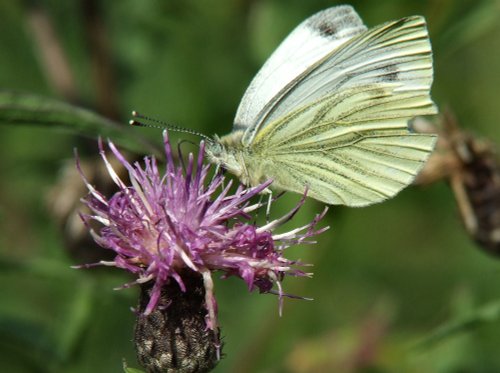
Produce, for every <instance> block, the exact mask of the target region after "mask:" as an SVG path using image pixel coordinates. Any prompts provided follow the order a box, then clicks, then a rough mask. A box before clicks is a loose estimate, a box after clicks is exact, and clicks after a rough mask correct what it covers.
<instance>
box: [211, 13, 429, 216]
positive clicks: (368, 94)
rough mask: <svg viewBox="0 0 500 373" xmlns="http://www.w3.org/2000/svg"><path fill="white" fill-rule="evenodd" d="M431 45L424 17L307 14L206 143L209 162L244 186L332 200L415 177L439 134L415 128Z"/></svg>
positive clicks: (397, 186) (422, 111) (376, 196)
mask: <svg viewBox="0 0 500 373" xmlns="http://www.w3.org/2000/svg"><path fill="white" fill-rule="evenodd" d="M432 75H433V70H432V52H431V46H430V42H429V37H428V33H427V29H426V25H425V20H424V18H423V17H421V16H413V17H407V18H402V19H400V20H398V21H393V22H388V23H384V24H382V25H379V26H376V27H374V28H371V29H367V28H366V26H365V25H364V24H363V22H362V20H361V19H360V17H359V16H358V14H357V13H356V12H355V11H354V9H353V8H352V7H350V6H345V5H343V6H336V7H332V8H329V9H326V10H323V11H321V12H319V13H316V14H315V15H313V16H311V17H309V18H308V19H306V20H305V21H303V22H302V23H301V24H300V25H299V26H297V28H295V30H293V31H292V33H291V34H290V35H289V36H288V37H287V38H286V39H285V40H284V41H283V42H282V43H281V45H280V46H279V47H278V48H277V49H276V51H275V52H274V53H273V54H272V55H271V57H270V58H269V59H268V60H267V62H266V63H265V64H264V66H263V67H262V68H261V70H260V71H259V72H258V73H257V75H256V76H255V78H254V79H253V81H252V82H251V83H250V86H249V87H248V89H247V90H246V92H245V94H244V96H243V98H242V100H241V103H240V105H239V107H238V111H237V113H236V117H235V120H234V127H233V131H232V132H231V133H230V134H228V135H226V136H223V137H221V138H219V137H217V136H216V137H215V138H214V139H213V140H212V139H209V141H207V147H206V152H207V155H208V158H209V160H210V161H211V162H213V163H215V164H217V165H221V166H222V167H224V168H225V169H227V170H228V171H230V172H232V173H234V174H235V175H236V176H238V177H239V179H240V180H241V181H242V182H243V183H244V184H247V185H252V186H255V185H258V184H260V183H261V182H263V181H265V180H267V179H272V180H273V183H272V187H273V188H276V189H279V190H287V191H293V192H297V193H303V192H304V190H305V188H306V187H307V188H308V196H309V197H312V198H315V199H317V200H319V201H322V202H325V203H328V204H343V205H348V206H366V205H370V204H373V203H376V202H380V201H383V200H385V199H387V198H390V197H392V196H394V195H395V194H397V193H398V192H399V191H400V190H401V189H403V188H404V187H406V186H407V185H408V184H410V183H411V182H412V180H413V179H414V177H415V175H416V174H417V173H418V172H419V170H420V169H421V168H422V166H423V165H424V163H425V161H426V159H427V158H428V156H429V154H430V152H431V151H432V149H433V148H434V144H435V136H434V135H429V134H417V133H412V132H411V130H410V129H409V124H408V122H409V121H410V120H411V119H412V118H413V117H415V116H418V115H427V114H435V113H436V112H437V110H436V107H435V106H434V104H433V102H432V100H431V98H430V87H431V84H432Z"/></svg>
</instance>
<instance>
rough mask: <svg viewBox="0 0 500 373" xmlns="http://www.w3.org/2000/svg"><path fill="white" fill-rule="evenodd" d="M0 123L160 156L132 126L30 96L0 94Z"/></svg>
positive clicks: (60, 103) (68, 105)
mask: <svg viewBox="0 0 500 373" xmlns="http://www.w3.org/2000/svg"><path fill="white" fill-rule="evenodd" d="M0 124H10V125H14V124H16V125H27V126H45V127H47V128H48V129H50V130H63V131H67V132H70V133H74V134H75V135H79V136H86V137H90V138H96V137H98V136H103V137H105V138H110V139H112V140H113V141H114V142H115V143H117V144H119V145H120V146H122V147H123V148H126V149H128V150H130V151H133V152H136V153H139V154H144V153H152V154H154V155H155V156H157V157H159V158H161V157H162V154H163V152H162V151H160V150H159V149H158V147H157V146H155V145H153V144H152V143H150V142H149V141H147V140H146V139H144V138H142V137H140V135H139V134H138V133H137V131H136V130H134V129H133V128H132V127H129V126H125V125H122V124H119V123H117V122H114V121H111V120H109V119H107V118H104V117H102V116H100V115H98V114H96V113H94V112H92V111H90V110H86V109H82V108H79V107H77V106H74V105H70V104H67V103H65V102H61V101H57V100H54V99H49V98H46V97H42V96H37V95H32V94H23V93H14V92H6V91H4V92H0Z"/></svg>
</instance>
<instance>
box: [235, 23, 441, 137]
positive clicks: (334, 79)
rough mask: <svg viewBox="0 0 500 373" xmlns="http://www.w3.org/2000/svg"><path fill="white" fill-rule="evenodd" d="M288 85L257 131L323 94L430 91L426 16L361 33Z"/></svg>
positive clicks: (430, 66)
mask: <svg viewBox="0 0 500 373" xmlns="http://www.w3.org/2000/svg"><path fill="white" fill-rule="evenodd" d="M293 83H294V86H293V87H292V88H289V89H288V90H287V92H286V93H284V94H282V95H281V98H280V100H279V101H278V102H277V103H276V104H275V105H274V106H273V108H272V109H271V110H270V111H269V112H268V113H267V115H266V117H265V118H264V121H263V123H262V124H261V125H260V126H259V129H261V128H262V127H265V126H266V125H268V124H269V123H272V122H273V121H275V120H278V119H280V118H282V117H284V116H286V114H288V113H289V112H291V111H293V110H295V109H297V108H300V107H303V106H307V105H309V104H310V103H313V102H315V101H317V100H319V99H321V98H322V97H325V96H328V95H331V94H333V93H338V92H342V90H346V89H349V88H352V87H357V86H360V85H367V84H374V83H379V84H383V83H399V84H400V87H398V88H397V90H401V91H404V90H414V89H422V90H426V91H427V95H429V90H430V86H431V84H432V54H431V47H430V43H429V38H428V34H427V29H426V26H425V20H424V19H423V18H422V17H419V16H415V17H408V18H403V19H401V20H399V21H394V22H390V23H386V24H384V25H380V26H377V27H374V28H373V29H370V30H368V31H365V32H363V33H362V34H360V35H358V36H356V37H354V38H351V39H350V40H349V41H348V42H346V43H344V44H343V45H342V46H340V47H339V48H337V49H336V50H334V51H332V52H331V53H330V54H328V55H327V56H326V57H324V58H323V59H322V60H320V61H318V62H317V63H316V65H315V66H314V67H312V68H310V69H309V70H308V71H306V72H304V73H303V74H302V76H300V77H299V78H298V79H296V80H295V81H294V82H293ZM429 100H430V98H429ZM427 114H431V113H427ZM304 125H305V124H304ZM254 136H255V134H253V133H252V132H251V131H247V133H245V136H244V140H243V142H244V144H245V143H248V144H250V143H251V141H252V139H253V137H254Z"/></svg>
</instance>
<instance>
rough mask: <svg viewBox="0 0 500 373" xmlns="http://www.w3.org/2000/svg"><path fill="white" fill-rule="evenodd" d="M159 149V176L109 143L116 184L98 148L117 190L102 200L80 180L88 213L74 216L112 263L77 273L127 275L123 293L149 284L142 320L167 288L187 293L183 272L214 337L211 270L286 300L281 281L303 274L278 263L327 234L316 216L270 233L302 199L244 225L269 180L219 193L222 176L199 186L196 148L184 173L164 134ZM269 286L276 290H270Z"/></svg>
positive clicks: (148, 162)
mask: <svg viewBox="0 0 500 373" xmlns="http://www.w3.org/2000/svg"><path fill="white" fill-rule="evenodd" d="M164 144H165V153H166V167H165V173H163V174H162V173H160V171H159V169H158V165H157V161H156V159H155V158H154V157H146V158H145V159H144V164H143V165H141V164H140V163H138V162H136V163H134V164H133V165H132V164H130V163H129V162H128V161H127V160H126V159H125V157H124V156H123V155H122V154H121V153H120V152H119V151H118V149H117V148H116V147H115V145H114V144H113V143H111V142H109V148H110V149H111V151H112V153H113V154H114V156H115V157H116V158H117V159H118V161H119V162H120V163H121V164H122V165H123V166H124V167H125V168H126V169H127V171H128V173H129V179H130V183H129V184H127V183H126V182H124V181H122V180H121V179H120V178H119V177H118V175H117V173H116V172H115V170H114V169H113V167H112V166H111V164H110V162H109V160H108V158H107V156H106V154H105V151H104V146H103V144H102V142H99V148H100V154H101V156H102V159H103V161H104V163H105V164H106V167H107V169H108V172H109V174H110V176H111V178H112V179H113V181H114V183H115V184H116V185H117V186H118V188H119V190H118V191H117V192H116V193H115V194H114V195H112V196H111V197H110V198H107V197H105V196H104V195H102V194H101V193H100V192H99V191H97V190H95V188H94V187H93V186H92V185H91V184H90V183H89V182H88V181H87V179H85V176H83V174H82V177H83V178H84V181H85V184H86V186H87V188H88V190H89V194H88V196H87V197H86V198H85V199H84V203H85V204H86V205H87V206H88V207H89V208H90V210H91V211H92V213H91V214H90V215H82V219H83V221H84V222H85V223H86V225H87V226H88V227H89V229H90V232H91V234H92V236H93V238H94V240H95V241H96V242H97V243H98V244H99V245H101V246H102V247H104V248H107V249H111V250H113V251H114V252H115V253H116V256H115V259H114V260H113V261H111V262H106V261H101V262H99V263H95V264H90V265H85V266H84V267H90V266H94V265H106V266H114V267H118V268H122V269H125V270H128V271H129V272H132V273H133V274H135V275H136V276H137V279H136V280H135V281H134V282H132V283H130V284H126V285H124V287H129V286H131V285H133V284H145V283H151V284H152V287H151V290H150V291H149V294H150V298H149V302H148V303H147V305H146V306H145V307H144V314H145V315H148V314H150V313H151V312H152V311H153V310H154V309H155V307H156V306H157V304H158V301H159V299H160V297H161V294H162V289H164V288H165V286H166V285H167V284H171V283H172V282H174V283H177V285H178V286H179V288H180V289H181V291H182V292H186V291H189V289H187V286H186V283H185V281H184V279H183V273H186V271H188V272H189V271H192V272H193V273H195V274H199V275H201V278H202V281H203V285H204V290H205V302H204V307H205V308H206V311H207V316H206V326H207V327H208V328H209V329H211V330H217V306H216V300H215V297H214V285H213V281H212V272H213V271H216V270H218V271H222V272H223V273H224V277H228V276H238V277H240V278H241V279H243V280H244V281H245V282H246V284H247V286H248V289H249V290H250V291H252V290H254V289H259V290H260V291H261V292H274V293H277V294H278V295H279V296H280V301H281V299H282V297H283V296H284V295H286V294H284V293H283V291H282V290H281V280H282V279H283V277H284V276H285V275H293V276H308V275H309V274H308V273H305V272H303V271H302V270H300V269H298V268H297V267H298V266H300V265H302V263H299V262H297V261H292V260H288V259H286V258H285V257H284V256H283V249H285V248H287V247H289V246H291V245H293V244H296V243H300V242H305V241H307V239H308V238H309V237H311V236H313V235H316V234H318V233H321V232H323V231H324V230H326V229H327V227H326V228H322V229H319V230H316V229H315V226H316V224H317V222H318V221H319V220H320V219H321V218H322V217H323V215H324V212H323V213H322V214H320V215H317V216H316V217H315V218H314V220H313V221H312V222H311V223H310V224H307V225H306V226H303V227H300V228H296V229H293V230H291V231H289V232H286V233H280V234H274V233H273V231H274V230H275V229H276V228H277V227H278V226H280V225H282V224H283V223H285V222H287V221H288V220H290V219H291V218H292V216H293V215H294V214H295V213H296V212H297V210H298V209H299V207H300V206H301V205H302V203H303V201H304V198H302V200H301V201H300V203H299V204H298V205H297V206H296V207H295V208H294V209H293V210H292V211H290V212H289V213H288V214H286V215H285V216H283V217H281V218H280V219H277V220H274V221H271V222H269V223H268V224H266V225H264V226H261V227H258V226H256V225H255V224H250V223H248V220H249V219H250V217H251V216H250V214H249V213H250V212H251V211H255V210H256V209H258V208H259V207H260V204H259V203H256V204H251V203H250V199H251V198H252V197H253V196H255V195H256V194H258V193H260V192H262V191H263V190H264V189H266V188H267V187H268V186H269V184H270V183H271V181H268V182H265V183H263V184H262V185H260V186H257V187H254V188H246V187H243V186H239V187H238V188H236V191H235V192H234V193H231V192H230V190H231V181H229V182H227V183H226V186H224V184H225V183H224V176H222V175H220V174H219V175H216V176H215V177H213V179H212V180H211V181H208V180H207V179H208V177H207V176H208V174H209V171H210V166H209V165H203V157H204V144H203V142H202V143H201V145H200V153H199V156H198V158H197V162H195V160H194V156H193V154H189V160H188V162H187V166H186V168H184V167H182V166H181V165H176V164H175V162H174V159H173V156H172V149H171V146H170V143H169V140H168V135H167V133H166V132H165V133H164ZM77 164H78V161H77ZM325 212H326V209H325ZM91 221H95V222H98V223H100V225H101V227H100V229H97V230H94V229H92V228H91V227H90V223H91ZM275 284H276V285H277V287H278V290H277V291H274V290H272V288H273V285H275ZM280 303H281V302H280Z"/></svg>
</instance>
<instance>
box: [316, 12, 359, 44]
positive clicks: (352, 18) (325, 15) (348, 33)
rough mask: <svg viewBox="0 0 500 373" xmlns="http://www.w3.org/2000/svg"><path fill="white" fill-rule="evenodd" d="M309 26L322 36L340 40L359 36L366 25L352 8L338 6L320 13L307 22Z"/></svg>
mask: <svg viewBox="0 0 500 373" xmlns="http://www.w3.org/2000/svg"><path fill="white" fill-rule="evenodd" d="M307 26H308V27H309V28H310V29H312V30H313V31H314V32H316V33H318V34H319V35H320V36H322V37H325V38H331V39H340V38H345V37H352V36H354V35H357V34H358V33H359V32H360V31H361V30H362V29H364V25H363V23H362V21H361V19H360V18H359V16H358V15H357V14H356V12H355V11H354V10H353V9H352V7H350V6H337V7H332V8H330V9H326V10H324V11H322V12H319V13H317V14H315V15H313V16H312V17H310V18H309V19H308V20H307Z"/></svg>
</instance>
